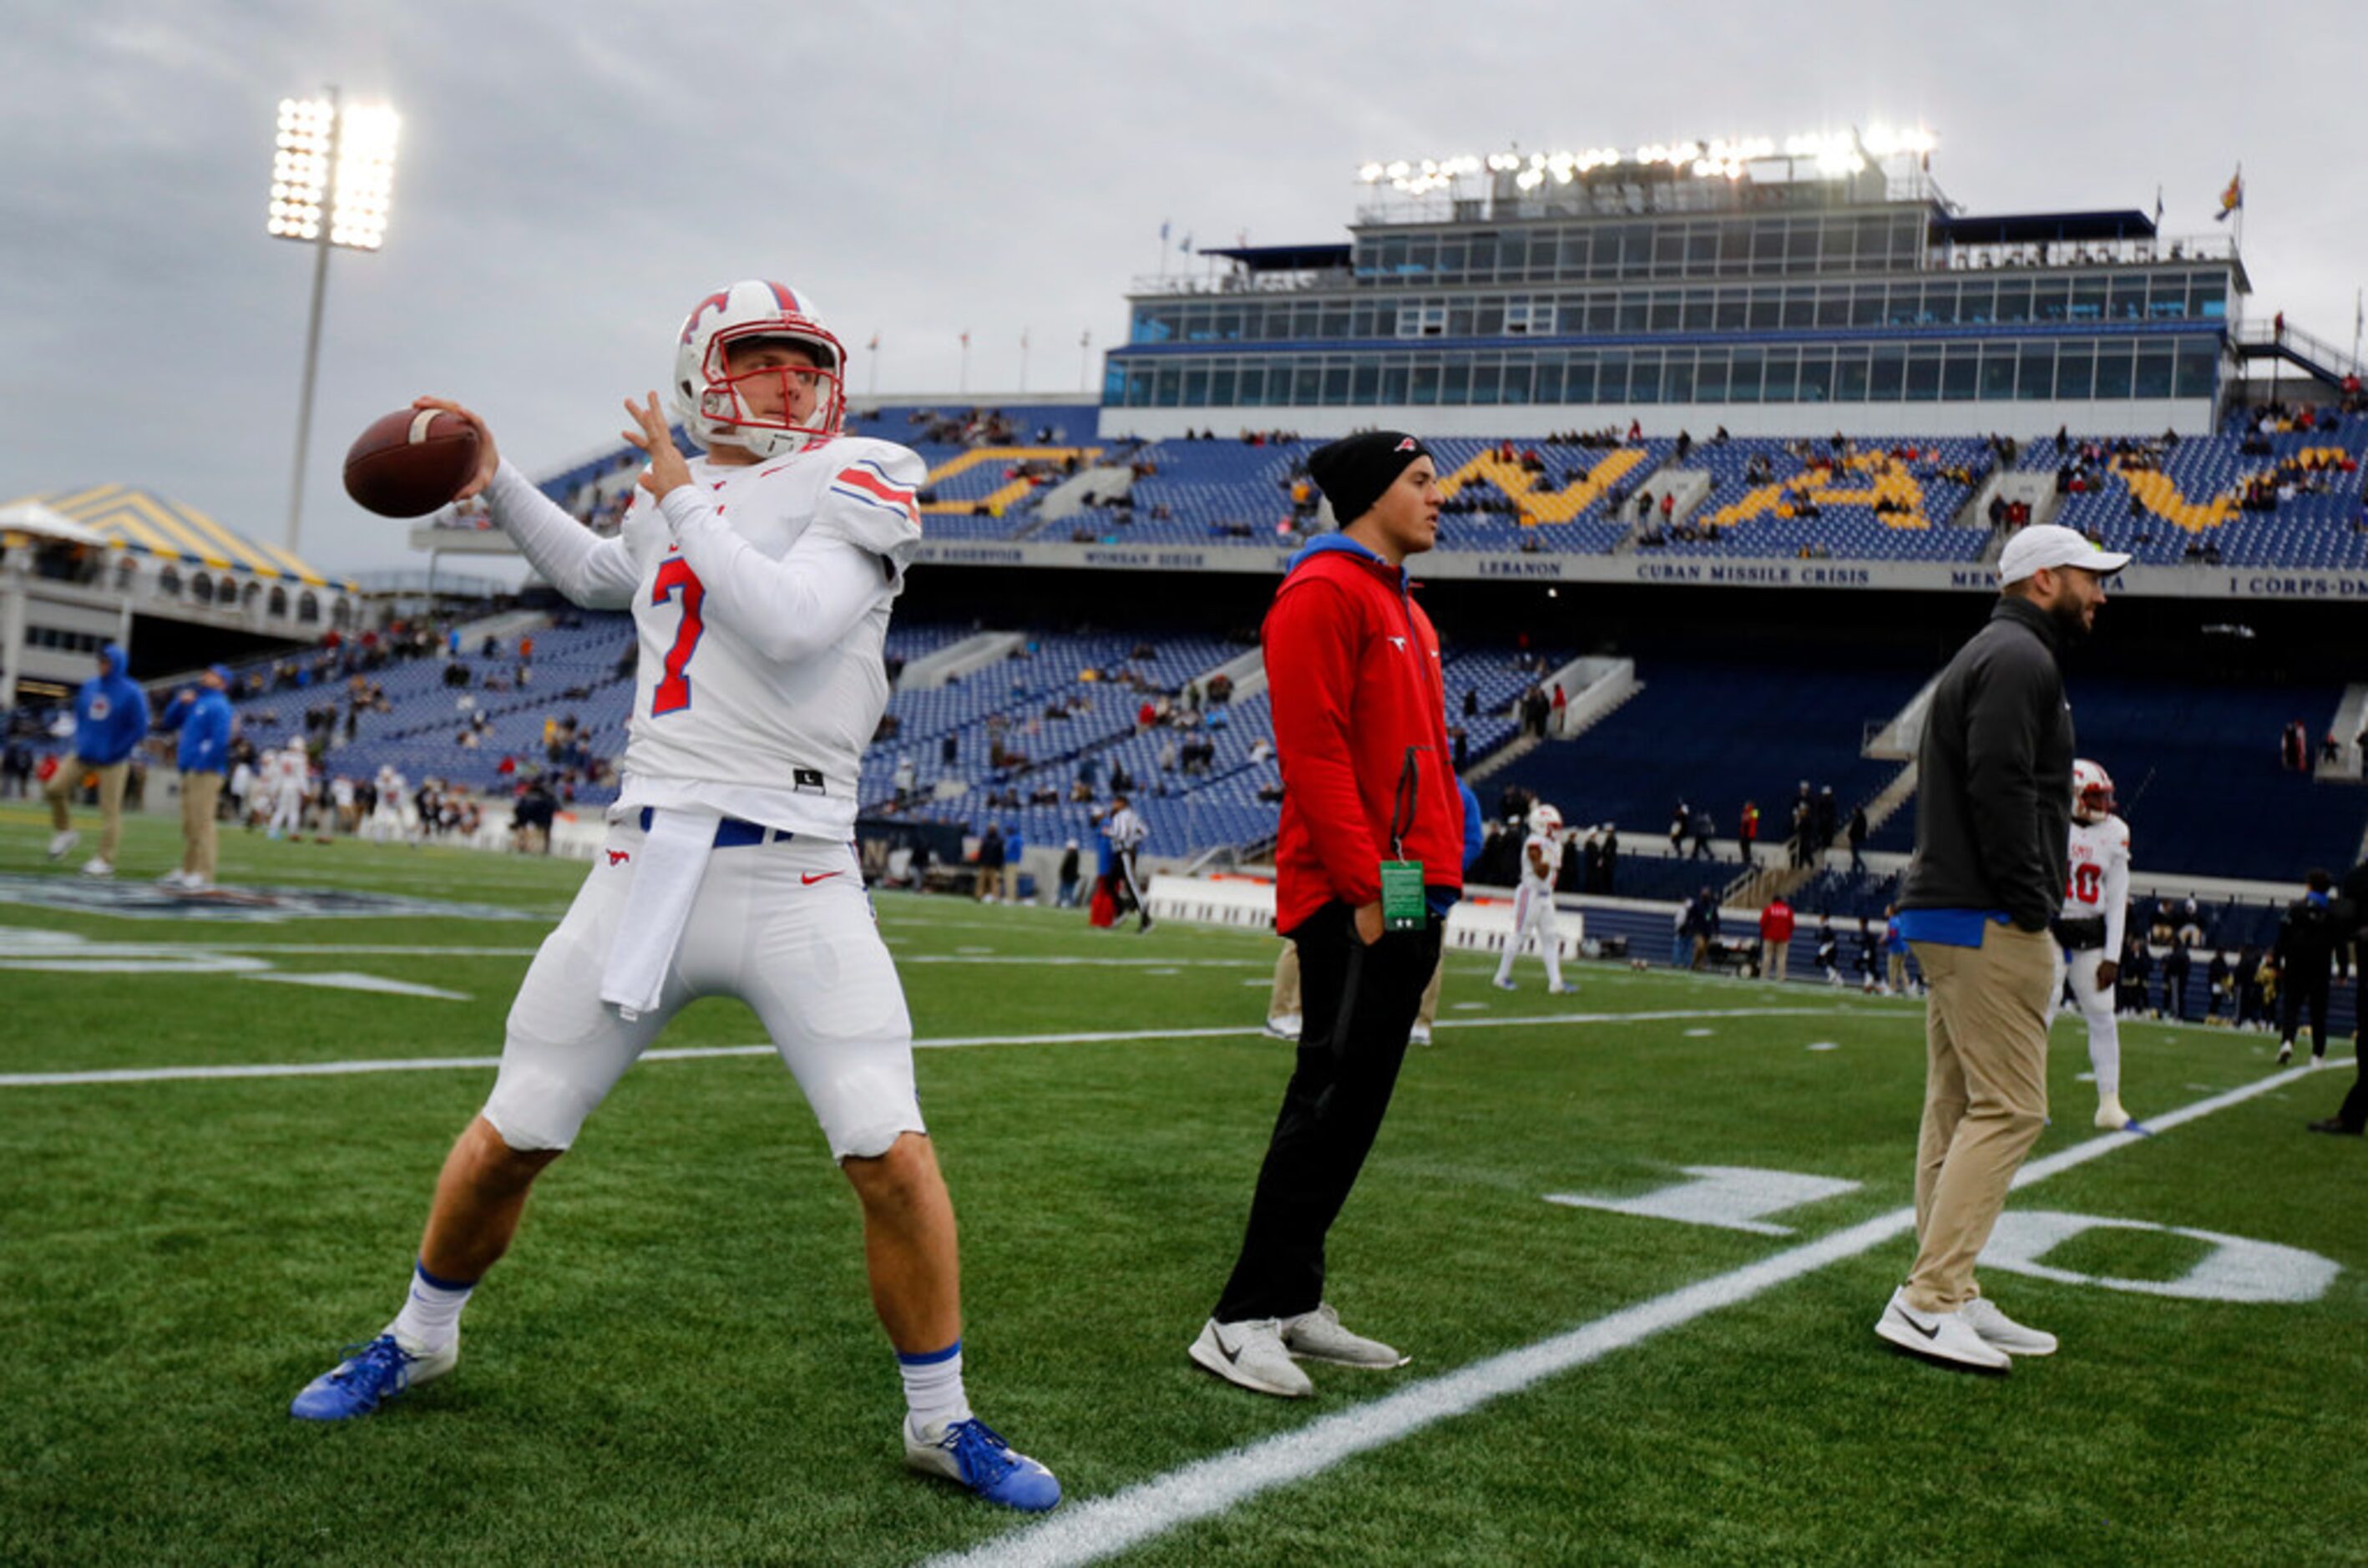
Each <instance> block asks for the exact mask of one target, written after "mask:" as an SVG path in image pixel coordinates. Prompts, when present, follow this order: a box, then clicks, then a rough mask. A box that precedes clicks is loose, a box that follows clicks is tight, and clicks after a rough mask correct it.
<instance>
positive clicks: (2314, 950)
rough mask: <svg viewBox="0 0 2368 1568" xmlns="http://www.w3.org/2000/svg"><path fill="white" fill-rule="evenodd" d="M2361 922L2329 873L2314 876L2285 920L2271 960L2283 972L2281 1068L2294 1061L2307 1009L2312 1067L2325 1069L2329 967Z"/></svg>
mask: <svg viewBox="0 0 2368 1568" xmlns="http://www.w3.org/2000/svg"><path fill="white" fill-rule="evenodd" d="M2355 923H2356V921H2355V916H2354V915H2353V913H2352V910H2351V905H2350V904H2349V903H2345V902H2344V901H2342V900H2340V899H2338V898H2337V897H2336V896H2335V879H2334V878H2332V877H2330V876H2328V874H2327V873H2326V872H2325V871H2323V870H2314V871H2312V872H2311V873H2310V875H2309V877H2308V878H2306V879H2305V884H2304V892H2303V895H2302V897H2300V898H2298V899H2296V900H2294V903H2290V904H2288V905H2287V906H2286V912H2285V914H2284V915H2283V916H2281V917H2280V918H2279V921H2278V937H2277V942H2276V944H2275V945H2274V946H2272V947H2271V949H2270V956H2271V959H2272V960H2275V962H2276V964H2277V969H2278V1064H2279V1065H2280V1066H2282V1067H2283V1065H2285V1064H2286V1063H2287V1062H2291V1061H2293V1060H2294V1036H2295V1034H2296V1033H2297V1032H2298V1031H2299V1029H2300V1027H2301V1022H2302V1016H2303V1012H2304V1010H2305V1008H2306V1009H2308V1011H2309V1013H2310V1062H2311V1065H2312V1066H2314V1067H2317V1066H2323V1065H2325V1063H2326V1062H2327V1000H2328V983H2329V978H2330V974H2329V966H2330V965H2331V964H2332V962H2333V961H2334V960H2335V957H2336V954H2337V949H2339V948H2340V949H2349V947H2350V945H2351V933H2352V928H2353V926H2354V925H2355ZM2346 956H2347V958H2348V956H2349V955H2348V952H2347V954H2346Z"/></svg>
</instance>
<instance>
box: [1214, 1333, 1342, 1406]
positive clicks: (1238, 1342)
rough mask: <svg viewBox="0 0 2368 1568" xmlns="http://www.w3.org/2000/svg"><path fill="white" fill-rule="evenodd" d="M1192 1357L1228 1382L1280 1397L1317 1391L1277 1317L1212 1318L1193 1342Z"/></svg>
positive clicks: (1300, 1395) (1302, 1396) (1298, 1396)
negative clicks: (1236, 1320)
mask: <svg viewBox="0 0 2368 1568" xmlns="http://www.w3.org/2000/svg"><path fill="white" fill-rule="evenodd" d="M1191 1356H1192V1359H1193V1360H1194V1361H1196V1362H1198V1363H1199V1364H1200V1365H1201V1366H1203V1367H1205V1368H1207V1369H1209V1370H1210V1371H1212V1372H1214V1373H1216V1374H1217V1376H1219V1377H1221V1378H1223V1379H1224V1380H1225V1381H1227V1382H1229V1383H1239V1384H1240V1385H1241V1386H1242V1387H1244V1388H1246V1389H1254V1390H1256V1391H1257V1392H1259V1393H1270V1394H1273V1395H1275V1396H1276V1397H1278V1398H1281V1399H1304V1398H1306V1397H1307V1396H1308V1395H1309V1394H1311V1393H1314V1392H1315V1384H1314V1383H1313V1382H1311V1381H1308V1377H1307V1374H1306V1373H1305V1372H1303V1371H1301V1370H1300V1369H1299V1368H1298V1366H1297V1365H1296V1364H1295V1363H1294V1362H1293V1361H1292V1358H1291V1352H1290V1351H1288V1350H1286V1349H1284V1348H1283V1344H1282V1324H1281V1322H1279V1321H1278V1320H1276V1319H1274V1318H1254V1319H1249V1320H1246V1321H1244V1322H1241V1323H1219V1322H1218V1321H1217V1320H1216V1319H1215V1318H1211V1319H1210V1320H1209V1322H1208V1324H1207V1325H1206V1326H1205V1327H1203V1328H1202V1329H1201V1337H1200V1338H1198V1339H1196V1340H1194V1341H1193V1342H1192V1350H1191Z"/></svg>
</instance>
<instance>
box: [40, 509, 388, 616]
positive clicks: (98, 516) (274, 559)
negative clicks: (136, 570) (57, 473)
mask: <svg viewBox="0 0 2368 1568" xmlns="http://www.w3.org/2000/svg"><path fill="white" fill-rule="evenodd" d="M26 504H29V505H32V506H43V507H47V508H48V509H49V510H50V511H51V512H53V513H55V514H57V515H58V516H60V517H65V518H67V519H68V520H70V521H73V522H76V523H80V524H81V525H82V526H83V527H85V528H88V529H90V530H91V531H92V532H94V533H96V534H97V535H98V536H99V537H100V538H102V539H104V540H106V541H107V542H108V544H110V545H113V546H115V547H117V548H119V549H122V550H127V551H131V552H132V553H134V554H137V555H149V556H154V557H155V558H156V559H157V560H160V561H177V562H185V563H187V564H188V565H192V566H206V567H211V569H213V570H214V571H217V572H226V571H233V570H235V571H240V572H246V573H251V574H254V575H256V576H257V577H265V578H274V579H278V580H280V581H283V582H290V583H305V584H309V585H312V586H313V587H316V588H343V589H345V590H347V591H348V592H350V591H352V588H353V585H352V584H351V583H347V582H342V581H334V580H332V579H330V578H328V577H326V576H324V575H323V574H321V573H320V571H319V570H318V569H316V568H315V567H313V566H312V565H310V564H308V563H307V562H304V561H302V560H300V559H299V558H298V557H296V556H294V555H291V554H290V553H289V552H288V551H284V550H281V549H279V547H278V546H276V545H269V544H261V543H258V542H256V540H251V539H248V538H247V537H246V536H245V535H244V534H238V533H233V532H232V531H231V530H230V529H229V528H224V527H223V526H222V524H221V523H219V522H216V521H215V520H214V519H213V518H212V517H208V516H207V515H206V514H205V513H203V512H200V511H199V510H198V509H197V508H196V507H195V506H184V505H182V504H181V503H180V502H178V501H175V500H172V499H170V498H168V497H166V496H163V495H159V494H156V493H155V492H154V491H153V490H142V489H140V488H139V487H137V486H135V485H129V484H93V485H86V486H85V487H83V488H82V489H79V490H51V491H47V492H45V493H43V494H39V495H23V496H19V497H17V500H16V501H12V502H9V503H7V505H8V506H18V505H26Z"/></svg>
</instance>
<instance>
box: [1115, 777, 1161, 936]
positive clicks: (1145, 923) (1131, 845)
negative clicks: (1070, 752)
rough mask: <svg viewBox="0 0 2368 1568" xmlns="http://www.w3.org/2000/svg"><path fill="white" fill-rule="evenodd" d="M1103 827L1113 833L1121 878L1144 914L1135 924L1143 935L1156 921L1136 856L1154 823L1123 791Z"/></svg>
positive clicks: (1116, 797) (1137, 932)
mask: <svg viewBox="0 0 2368 1568" xmlns="http://www.w3.org/2000/svg"><path fill="white" fill-rule="evenodd" d="M1102 831H1103V832H1104V833H1106V834H1108V835H1110V851H1111V858H1113V859H1115V860H1116V861H1117V862H1118V875H1119V881H1120V882H1121V884H1122V885H1123V886H1124V887H1125V889H1126V892H1127V896H1128V897H1129V898H1131V899H1133V901H1134V907H1135V910H1136V912H1137V913H1139V914H1140V915H1142V916H1143V919H1142V922H1141V923H1140V924H1139V925H1137V926H1135V928H1134V929H1135V934H1136V935H1137V936H1140V935H1142V934H1143V933H1144V932H1145V931H1148V930H1150V929H1151V927H1152V926H1154V925H1155V924H1156V922H1155V921H1154V920H1153V919H1152V918H1151V900H1150V899H1149V898H1148V897H1147V896H1145V895H1146V893H1147V891H1148V890H1146V889H1145V888H1144V885H1143V873H1142V871H1141V869H1139V868H1138V866H1137V864H1136V856H1137V855H1138V854H1140V853H1141V851H1142V849H1143V841H1144V839H1146V838H1149V837H1150V836H1151V824H1149V823H1146V822H1144V820H1143V813H1142V812H1138V811H1136V810H1135V809H1134V802H1133V801H1130V800H1128V799H1127V798H1126V797H1125V796H1124V795H1112V796H1111V797H1110V820H1109V821H1108V822H1107V823H1105V824H1102Z"/></svg>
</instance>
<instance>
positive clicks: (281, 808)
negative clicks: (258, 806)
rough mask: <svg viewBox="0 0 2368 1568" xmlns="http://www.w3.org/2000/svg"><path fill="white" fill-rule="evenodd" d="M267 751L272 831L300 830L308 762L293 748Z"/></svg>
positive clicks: (290, 831)
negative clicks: (268, 752) (292, 749)
mask: <svg viewBox="0 0 2368 1568" xmlns="http://www.w3.org/2000/svg"><path fill="white" fill-rule="evenodd" d="M268 755H269V764H268V766H269V767H270V770H271V771H270V777H271V829H270V831H271V832H272V833H273V834H275V835H276V834H279V833H282V832H286V833H299V832H302V830H303V826H304V786H305V784H306V782H307V778H306V776H307V775H308V774H309V773H310V772H311V767H310V765H309V764H307V763H306V761H305V760H304V758H303V757H302V756H301V755H299V754H297V753H295V752H293V751H276V752H272V753H270V754H268Z"/></svg>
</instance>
